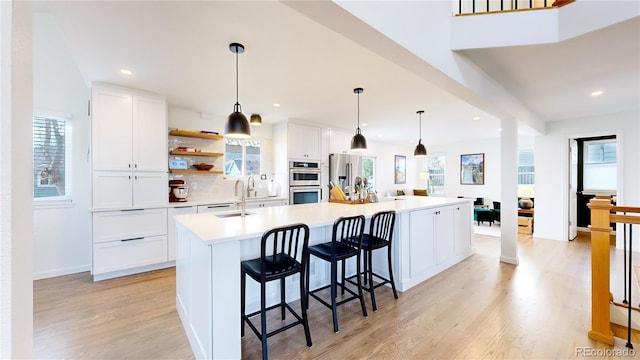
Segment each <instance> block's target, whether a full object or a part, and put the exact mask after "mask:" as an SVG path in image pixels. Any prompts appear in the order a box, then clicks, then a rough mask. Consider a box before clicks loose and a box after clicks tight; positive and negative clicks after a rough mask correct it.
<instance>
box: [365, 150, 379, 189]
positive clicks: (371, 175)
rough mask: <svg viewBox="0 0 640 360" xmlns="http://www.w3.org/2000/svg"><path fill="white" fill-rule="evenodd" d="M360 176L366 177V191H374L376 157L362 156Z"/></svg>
mask: <svg viewBox="0 0 640 360" xmlns="http://www.w3.org/2000/svg"><path fill="white" fill-rule="evenodd" d="M362 177H363V178H365V179H367V188H366V189H365V190H366V191H367V192H373V191H376V158H374V157H368V156H363V157H362Z"/></svg>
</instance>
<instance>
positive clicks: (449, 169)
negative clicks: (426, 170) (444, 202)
mask: <svg viewBox="0 0 640 360" xmlns="http://www.w3.org/2000/svg"><path fill="white" fill-rule="evenodd" d="M427 151H428V153H429V154H434V155H436V154H444V155H445V175H444V178H445V196H446V197H457V196H464V197H469V198H477V197H482V198H484V201H485V204H489V205H491V204H492V203H491V202H492V201H500V139H498V138H496V139H488V140H476V141H466V142H462V143H454V144H448V145H442V146H433V147H429V146H427ZM476 153H484V162H485V169H484V185H461V184H460V155H462V154H476ZM491 206H492V205H491Z"/></svg>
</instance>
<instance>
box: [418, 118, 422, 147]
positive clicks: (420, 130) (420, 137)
mask: <svg viewBox="0 0 640 360" xmlns="http://www.w3.org/2000/svg"><path fill="white" fill-rule="evenodd" d="M419 115H420V141H422V113H420V114H419Z"/></svg>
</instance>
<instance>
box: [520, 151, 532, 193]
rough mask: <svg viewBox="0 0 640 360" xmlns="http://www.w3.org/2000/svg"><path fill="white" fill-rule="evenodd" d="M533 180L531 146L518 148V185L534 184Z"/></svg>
mask: <svg viewBox="0 0 640 360" xmlns="http://www.w3.org/2000/svg"><path fill="white" fill-rule="evenodd" d="M535 180H536V178H535V163H534V151H533V148H520V149H518V185H534V184H535Z"/></svg>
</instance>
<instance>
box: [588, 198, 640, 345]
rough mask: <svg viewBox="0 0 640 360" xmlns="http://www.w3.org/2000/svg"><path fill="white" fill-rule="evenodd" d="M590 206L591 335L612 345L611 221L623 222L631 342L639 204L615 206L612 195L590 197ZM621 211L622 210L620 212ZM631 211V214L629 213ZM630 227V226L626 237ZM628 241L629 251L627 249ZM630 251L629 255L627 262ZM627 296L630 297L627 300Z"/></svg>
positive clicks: (628, 326) (628, 337)
mask: <svg viewBox="0 0 640 360" xmlns="http://www.w3.org/2000/svg"><path fill="white" fill-rule="evenodd" d="M589 209H591V225H590V226H589V229H590V230H591V329H589V337H590V338H591V339H593V340H597V341H600V342H603V343H606V344H609V345H613V332H612V331H611V323H610V320H611V318H610V310H609V302H610V265H611V264H610V241H609V238H610V233H611V226H610V224H611V223H621V224H623V238H624V239H623V241H624V247H625V253H624V264H623V266H624V268H625V269H624V271H625V275H624V286H625V299H624V301H623V302H625V303H627V304H628V305H627V308H628V323H627V344H626V345H627V347H628V348H631V349H632V348H633V345H632V344H631V271H633V262H632V256H631V255H632V251H631V249H632V248H633V241H632V237H633V233H632V230H631V225H632V224H640V216H638V215H637V214H640V208H638V207H628V206H612V205H611V199H592V200H591V201H589ZM619 213H621V214H619ZM627 213H631V214H632V215H628V214H627ZM627 229H629V231H628V234H629V236H628V237H627ZM627 242H628V243H629V251H626V248H627V247H626V246H627ZM627 254H628V256H629V261H628V266H627V260H626V257H627ZM627 300H628V301H627Z"/></svg>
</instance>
